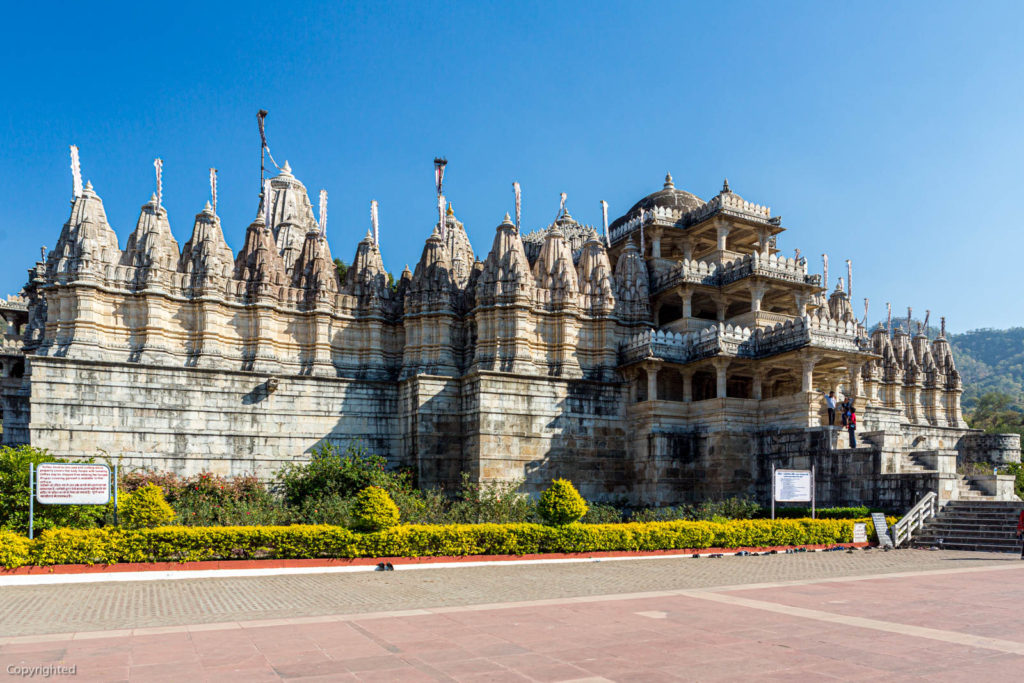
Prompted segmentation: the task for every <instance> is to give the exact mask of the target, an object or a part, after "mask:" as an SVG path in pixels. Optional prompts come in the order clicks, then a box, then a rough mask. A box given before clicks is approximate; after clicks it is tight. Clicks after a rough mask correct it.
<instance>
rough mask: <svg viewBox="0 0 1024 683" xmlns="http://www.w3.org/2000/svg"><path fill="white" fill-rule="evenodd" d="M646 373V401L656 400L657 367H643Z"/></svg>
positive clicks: (652, 365) (651, 364)
mask: <svg viewBox="0 0 1024 683" xmlns="http://www.w3.org/2000/svg"><path fill="white" fill-rule="evenodd" d="M644 370H646V371H647V400H648V401H657V400H658V366H657V365H654V364H653V363H649V364H647V365H645V366H644Z"/></svg>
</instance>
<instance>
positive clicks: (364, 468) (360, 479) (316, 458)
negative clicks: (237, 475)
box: [277, 443, 412, 507]
mask: <svg viewBox="0 0 1024 683" xmlns="http://www.w3.org/2000/svg"><path fill="white" fill-rule="evenodd" d="M277 483H278V485H279V486H280V488H281V492H282V493H283V495H284V501H285V504H287V505H291V506H295V507H299V506H301V505H302V504H303V501H306V500H309V499H319V498H323V497H325V496H334V495H338V496H342V497H346V498H347V497H351V496H354V495H355V494H356V493H358V492H359V491H362V490H363V489H365V488H366V487H368V486H376V487H378V488H382V489H385V490H386V491H388V492H389V493H393V492H396V491H398V490H409V489H411V488H412V486H411V482H410V476H409V474H408V473H406V472H393V471H390V470H388V469H387V460H385V459H384V458H383V457H381V456H379V455H371V454H370V453H369V452H368V451H367V450H366V449H365V448H362V447H361V446H359V445H358V444H350V445H349V446H348V448H346V449H345V450H344V451H342V450H341V449H339V448H338V447H337V446H335V445H334V444H331V443H325V444H323V445H322V446H320V447H319V448H315V449H313V451H312V453H311V454H310V460H309V462H304V463H289V464H287V465H285V467H284V468H283V469H282V470H281V471H280V472H279V473H278V475H277Z"/></svg>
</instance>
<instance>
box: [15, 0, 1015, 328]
mask: <svg viewBox="0 0 1024 683" xmlns="http://www.w3.org/2000/svg"><path fill="white" fill-rule="evenodd" d="M5 23H6V25H7V26H8V27H9V28H11V27H16V28H15V30H12V31H9V32H8V34H7V36H6V38H5V41H4V42H3V43H2V45H0V54H2V56H3V61H4V63H5V64H6V65H7V70H6V73H5V78H4V97H3V106H2V107H0V131H2V133H3V135H2V142H0V293H7V292H16V291H17V290H18V289H20V287H21V286H22V284H23V283H24V281H25V272H26V269H27V268H28V267H29V266H30V265H31V264H32V263H33V262H34V261H35V260H36V259H37V258H38V256H39V247H40V245H42V244H46V245H47V246H48V247H51V248H52V246H53V245H54V243H55V242H56V240H57V237H58V235H59V232H60V227H61V225H62V224H63V222H64V221H65V220H66V218H67V214H68V200H69V198H70V194H71V178H70V171H69V170H68V149H67V148H68V145H69V144H72V143H74V144H77V145H78V146H79V147H80V148H81V154H82V168H83V175H84V176H85V178H87V179H91V181H92V183H93V185H94V186H95V188H96V190H97V192H99V194H100V196H101V197H102V198H103V200H104V204H105V206H106V210H107V215H108V217H109V219H110V221H111V224H112V225H113V227H114V229H115V230H116V231H117V233H118V236H119V237H120V242H121V246H122V247H123V246H124V244H125V241H126V240H127V237H128V235H129V233H130V232H131V230H132V229H133V228H134V226H135V221H136V219H137V217H138V212H139V207H140V206H141V205H142V204H143V203H144V202H146V201H147V199H148V198H149V196H150V193H151V192H152V191H153V189H154V179H153V167H152V160H153V158H154V157H157V156H159V157H162V158H163V159H164V205H165V206H166V207H167V209H168V211H169V213H170V221H171V227H172V229H173V231H174V233H175V236H176V237H177V239H178V241H179V243H182V244H183V243H184V242H185V241H186V240H187V239H188V237H189V234H190V233H191V230H192V223H193V220H194V216H195V214H196V213H197V212H198V211H199V210H200V209H201V208H202V206H203V203H204V202H205V201H206V199H207V197H208V183H207V173H208V171H207V169H208V168H209V167H211V166H216V167H217V168H218V169H219V171H220V182H219V207H218V208H219V213H220V215H221V219H222V224H223V226H224V229H225V234H226V237H227V240H228V243H229V245H230V246H231V247H232V249H233V250H235V251H236V252H237V250H238V249H239V248H240V246H241V244H242V241H243V240H242V238H243V234H244V230H245V227H246V226H247V225H248V223H249V222H250V221H251V219H252V217H253V216H254V215H255V212H256V205H257V194H258V173H259V169H258V166H257V155H258V152H259V137H258V134H257V131H256V123H255V113H256V111H257V109H259V108H265V109H268V110H269V111H270V116H269V118H268V123H267V125H268V137H269V141H270V146H271V150H272V151H273V153H274V156H275V157H276V158H277V161H278V162H279V163H282V164H283V163H284V160H285V159H288V160H289V161H290V162H291V165H292V168H293V170H294V171H295V173H296V175H297V176H298V177H299V178H300V179H301V180H302V181H303V182H304V183H305V184H306V186H307V188H309V190H310V192H311V194H313V195H314V196H313V202H314V205H315V204H316V198H315V193H316V191H317V190H319V189H320V188H326V189H327V190H328V192H329V194H330V203H329V211H328V213H329V219H328V236H329V239H330V242H331V248H332V251H333V253H334V255H335V256H340V257H342V258H345V259H346V260H351V257H352V254H353V253H354V251H355V247H356V243H357V242H358V240H359V239H360V238H361V237H362V236H363V235H364V234H365V232H366V229H367V227H368V226H369V203H370V200H371V199H377V200H378V201H379V202H380V218H381V248H382V251H383V255H384V259H385V264H386V265H387V266H388V268H390V269H391V270H393V271H395V272H396V273H397V272H398V271H400V270H401V269H402V267H403V265H404V264H406V263H409V264H410V265H413V264H415V261H416V260H417V259H418V258H419V254H420V252H421V250H422V246H423V242H424V240H425V239H426V237H427V236H428V235H429V232H430V230H431V227H432V225H433V221H434V217H435V215H436V209H435V199H434V195H433V192H434V191H433V169H432V166H431V161H432V159H433V157H434V156H435V155H439V154H443V155H447V157H448V159H449V161H450V163H449V167H448V173H447V176H446V194H447V195H448V197H449V198H450V199H451V201H452V203H453V204H454V207H455V211H456V214H457V215H458V217H459V218H460V220H462V221H463V222H464V223H465V224H466V227H467V230H468V231H469V235H470V239H471V240H472V242H473V247H474V249H475V251H476V252H477V253H478V255H479V256H480V257H481V258H482V257H483V256H485V255H486V253H487V251H488V250H489V249H490V245H491V241H492V239H493V235H494V227H495V226H496V225H497V224H498V223H499V222H500V221H501V218H502V216H503V215H504V213H505V212H506V211H509V210H511V208H512V182H513V181H514V180H518V181H519V182H520V183H522V185H523V223H524V228H525V229H528V230H532V229H535V228H539V227H543V226H544V225H547V224H548V223H549V222H550V221H551V220H552V218H553V217H554V215H555V213H556V211H557V209H558V195H559V192H567V193H568V207H569V209H570V211H571V212H572V213H573V215H574V216H576V217H577V218H578V219H580V220H582V221H583V222H588V223H593V224H595V225H596V224H599V223H600V206H599V203H598V202H599V201H600V200H601V199H605V200H607V201H608V202H609V204H610V209H609V211H610V214H611V216H612V217H613V218H614V217H615V216H617V215H619V214H620V213H621V212H623V211H625V210H626V209H627V208H628V207H629V206H630V205H631V204H632V203H633V202H635V201H636V200H637V199H639V198H640V197H642V196H643V195H645V194H647V193H649V192H652V191H654V190H657V189H659V188H660V187H661V183H662V179H663V177H664V174H665V172H666V171H671V172H672V174H673V176H674V177H675V181H676V185H677V187H682V188H685V189H687V190H689V191H691V192H693V193H695V194H697V195H698V196H700V197H702V198H704V199H707V198H709V197H710V196H712V195H714V194H715V193H716V192H717V191H718V189H719V188H720V187H721V183H722V179H723V177H728V178H729V181H730V183H731V185H732V189H733V190H734V191H735V192H737V193H738V194H741V195H742V196H743V197H744V198H746V199H748V200H751V201H755V202H758V203H762V204H768V205H770V206H771V207H772V210H773V212H774V213H777V214H781V215H782V217H783V225H784V226H785V227H787V228H789V232H787V233H785V234H784V235H782V236H780V242H779V246H780V247H781V248H782V249H783V250H784V251H785V252H786V253H787V254H790V255H791V254H792V250H793V248H794V247H799V248H800V249H801V250H802V252H803V253H804V254H806V255H808V256H811V257H813V259H812V263H813V264H815V266H816V267H817V268H819V269H820V258H818V255H820V254H821V253H822V252H826V251H827V252H828V253H829V255H830V257H831V260H832V263H833V264H836V265H835V266H833V268H832V273H833V275H832V279H833V281H834V278H835V276H836V275H838V274H839V271H841V270H845V268H844V267H843V266H842V265H840V264H842V263H843V261H844V260H845V259H847V258H850V259H853V263H854V298H855V300H856V302H857V305H856V306H855V310H860V307H861V306H862V299H863V297H865V296H866V297H869V298H870V300H871V307H872V315H871V317H872V319H878V318H880V317H883V316H884V307H885V302H886V301H891V302H892V304H893V308H894V310H895V311H896V312H897V313H898V314H900V315H905V312H906V307H907V306H908V305H909V306H913V307H914V310H915V315H916V314H918V313H919V312H922V313H923V311H924V310H925V309H931V311H932V317H933V320H935V319H936V318H937V317H938V316H939V315H946V316H947V318H948V320H949V325H950V328H951V329H952V330H955V331H962V330H966V329H971V328H977V327H1008V326H1014V325H1021V324H1024V290H1022V286H1021V276H1020V275H1019V274H1018V270H1019V269H1018V267H1017V266H1016V263H1017V262H1018V261H1019V259H1020V257H1021V254H1024V219H1022V217H1021V212H1020V210H1019V206H1020V205H1021V203H1022V200H1024V192H1022V184H1024V183H1022V180H1024V178H1022V172H1021V159H1022V158H1024V132H1022V130H1024V129H1022V126H1021V121H1022V119H1021V112H1022V111H1024V87H1022V83H1024V78H1022V76H1024V40H1021V38H1022V34H1024V32H1022V29H1024V5H1021V4H1020V3H1018V2H994V1H993V2H985V3H956V4H954V3H947V2H934V1H933V2H901V3H889V4H882V3H877V4H872V5H870V6H869V5H868V4H867V3H842V4H839V3H817V2H806V3H804V2H751V3H746V2H731V3H717V2H705V3H682V2H677V3H665V4H653V3H651V4H648V3H638V2H630V3H622V4H606V3H600V2H591V3H581V4H572V3H560V2H537V3H534V2H515V3H509V2H500V3H498V2H495V3H482V2H474V3H465V4H462V3H433V2H415V3H397V4H384V3H372V4H371V3H367V4H355V3H337V2H335V3H325V4H322V5H314V4H307V3H302V2H294V3H256V2H246V3H239V4H236V5H232V4H230V3H212V2H206V3H199V4H193V3H188V2H177V3H125V4H118V3H88V4H83V3H80V2H79V3H67V4H63V3H16V4H15V6H12V7H9V8H7V9H6V10H5Z"/></svg>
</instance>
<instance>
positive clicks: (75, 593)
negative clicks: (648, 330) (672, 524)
mask: <svg viewBox="0 0 1024 683" xmlns="http://www.w3.org/2000/svg"><path fill="white" fill-rule="evenodd" d="M1008 561H1013V557H1012V556H1007V555H1005V554H987V553H957V552H953V551H938V552H928V551H916V550H901V551H894V552H889V553H883V552H880V551H877V550H873V551H856V552H854V553H852V554H847V553H800V554H795V555H772V556H767V557H725V558H720V559H708V558H702V559H696V560H695V559H691V558H671V559H646V560H625V561H621V560H620V561H601V562H596V561H595V562H584V563H567V564H540V565H511V566H509V565H497V566H487V567H466V568H459V569H417V570H414V571H404V570H402V567H401V565H400V564H399V565H398V566H397V569H398V570H399V571H395V572H365V573H363V572H360V573H342V574H298V575H281V576H268V577H248V578H224V579H217V578H213V579H176V580H170V581H139V582H112V583H84V584H59V585H45V586H10V587H5V588H4V589H3V591H0V637H2V636H16V635H28V634H40V633H55V632H79V631H87V630H109V629H123V628H148V627H160V626H171V625H179V624H203V623H216V622H235V621H242V620H254V619H275V618H280V619H289V618H297V617H299V618H301V617H311V616H319V615H333V614H353V613H360V612H382V611H387V610H400V609H414V608H424V607H431V608H432V607H443V606H465V605H478V604H484V603H494V602H517V601H529V600H543V599H552V598H557V599H564V598H568V597H574V596H594V595H604V594H613V593H622V592H624V591H627V590H628V591H637V592H648V591H658V590H678V589H686V588H707V587H711V586H727V585H735V584H750V583H764V582H780V581H793V580H804V579H820V578H829V577H833V578H841V577H848V576H855V575H864V574H884V573H893V572H905V571H920V570H926V569H950V568H954V567H955V568H967V567H978V566H985V565H992V564H996V563H1000V562H1004V563H1005V562H1008ZM1017 562H1019V560H1017ZM139 605H145V606H146V607H145V609H139V608H138V606H139Z"/></svg>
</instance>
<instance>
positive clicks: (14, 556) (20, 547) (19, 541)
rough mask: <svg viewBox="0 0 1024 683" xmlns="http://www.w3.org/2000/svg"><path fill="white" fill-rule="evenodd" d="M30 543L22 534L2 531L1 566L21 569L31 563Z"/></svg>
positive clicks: (0, 539)
mask: <svg viewBox="0 0 1024 683" xmlns="http://www.w3.org/2000/svg"><path fill="white" fill-rule="evenodd" d="M30 547H31V546H30V541H29V540H28V538H26V537H25V536H22V535H21V534H16V533H14V532H13V531H7V530H6V529H0V566H2V567H21V566H23V565H26V564H28V563H29V548H30Z"/></svg>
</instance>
